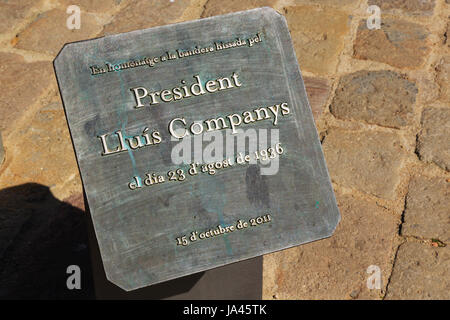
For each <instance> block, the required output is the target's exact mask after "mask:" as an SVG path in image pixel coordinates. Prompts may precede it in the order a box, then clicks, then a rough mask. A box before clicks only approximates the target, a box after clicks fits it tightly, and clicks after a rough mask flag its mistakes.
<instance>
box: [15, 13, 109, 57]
mask: <svg viewBox="0 0 450 320" xmlns="http://www.w3.org/2000/svg"><path fill="white" fill-rule="evenodd" d="M68 17H69V15H68V14H67V13H66V11H65V10H60V9H52V10H50V11H47V12H44V13H41V14H39V16H38V17H37V18H36V19H35V20H34V21H33V22H32V23H31V24H30V25H28V26H27V28H26V29H25V30H24V31H22V32H21V33H19V35H18V41H17V44H16V48H19V49H24V50H31V51H37V52H42V53H46V54H50V55H52V56H56V54H57V53H58V52H59V51H60V50H61V49H62V47H63V45H64V44H65V43H67V42H73V41H79V40H86V39H89V38H93V37H94V36H95V35H96V34H97V33H98V32H99V31H100V30H101V28H102V26H101V25H100V23H99V22H98V21H97V19H96V18H95V17H94V16H93V15H91V14H88V13H81V18H80V21H81V23H80V29H72V30H70V29H68V28H67V18H68Z"/></svg>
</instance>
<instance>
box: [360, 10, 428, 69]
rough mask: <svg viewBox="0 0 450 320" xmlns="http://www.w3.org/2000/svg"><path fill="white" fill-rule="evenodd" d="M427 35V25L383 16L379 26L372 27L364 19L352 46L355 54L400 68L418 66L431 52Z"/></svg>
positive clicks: (416, 67) (415, 67) (363, 58)
mask: <svg viewBox="0 0 450 320" xmlns="http://www.w3.org/2000/svg"><path fill="white" fill-rule="evenodd" d="M428 36H429V32H428V30H427V29H426V28H425V27H424V26H422V25H419V24H416V23H412V22H407V21H402V20H400V19H389V18H383V19H382V20H381V29H378V30H375V29H373V30H369V29H368V28H367V23H366V20H363V21H361V22H360V24H359V27H358V32H357V35H356V39H355V42H354V46H353V49H354V57H355V58H357V59H362V60H373V61H378V62H383V63H387V64H389V65H391V66H394V67H397V68H408V69H418V68H420V67H421V66H422V65H423V63H424V62H425V59H426V57H427V55H428V53H429V52H430V47H431V44H430V43H429V40H428Z"/></svg>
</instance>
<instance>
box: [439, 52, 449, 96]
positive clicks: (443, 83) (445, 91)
mask: <svg viewBox="0 0 450 320" xmlns="http://www.w3.org/2000/svg"><path fill="white" fill-rule="evenodd" d="M436 71H437V76H436V81H437V83H438V85H439V88H440V90H439V98H440V99H442V100H444V101H450V56H445V57H443V58H442V59H441V61H440V62H439V64H438V66H437V67H436Z"/></svg>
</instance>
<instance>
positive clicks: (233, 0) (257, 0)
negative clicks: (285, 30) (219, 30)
mask: <svg viewBox="0 0 450 320" xmlns="http://www.w3.org/2000/svg"><path fill="white" fill-rule="evenodd" d="M276 3H277V0H227V1H223V0H209V1H208V2H206V4H205V11H204V12H203V14H202V18H206V17H211V16H217V15H220V14H226V13H231V12H237V11H243V10H249V9H254V8H260V7H273V6H274V5H275V4H276Z"/></svg>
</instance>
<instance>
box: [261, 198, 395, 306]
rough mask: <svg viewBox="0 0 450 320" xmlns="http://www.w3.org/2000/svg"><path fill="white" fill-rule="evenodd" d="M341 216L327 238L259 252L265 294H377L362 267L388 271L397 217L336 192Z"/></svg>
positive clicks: (311, 296)
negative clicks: (262, 265)
mask: <svg viewBox="0 0 450 320" xmlns="http://www.w3.org/2000/svg"><path fill="white" fill-rule="evenodd" d="M337 200H338V205H339V210H340V212H341V216H342V219H341V222H340V223H339V225H338V227H337V229H336V232H335V234H334V235H333V236H332V237H331V238H328V239H324V240H320V241H316V242H313V243H309V244H306V245H303V246H300V247H295V248H292V249H288V250H283V251H280V252H277V253H273V254H270V255H266V256H264V281H263V285H264V288H263V297H264V298H265V299H272V298H275V299H351V298H354V299H380V297H381V294H382V292H381V290H376V289H372V290H369V289H368V288H367V279H368V277H369V276H370V275H369V274H368V273H367V268H368V267H369V266H371V265H376V266H378V267H380V269H381V282H382V283H381V285H382V286H381V287H382V288H384V287H385V286H386V283H387V279H388V277H389V274H390V271H391V267H390V260H391V257H392V256H393V251H394V239H395V234H396V231H397V227H398V222H399V219H398V218H396V217H394V216H393V215H392V214H390V213H388V212H386V211H385V210H384V209H382V208H380V207H378V206H377V205H375V204H374V203H369V202H366V201H364V200H361V199H356V198H354V197H353V196H351V195H340V194H337Z"/></svg>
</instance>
